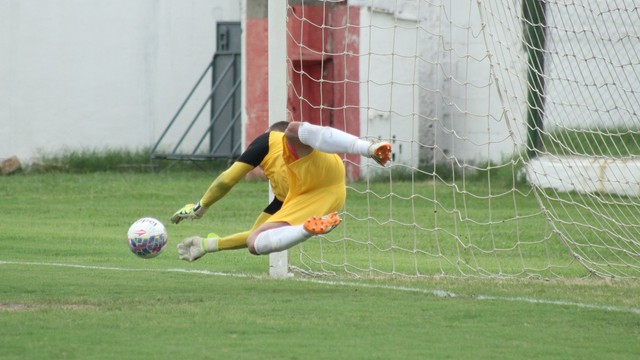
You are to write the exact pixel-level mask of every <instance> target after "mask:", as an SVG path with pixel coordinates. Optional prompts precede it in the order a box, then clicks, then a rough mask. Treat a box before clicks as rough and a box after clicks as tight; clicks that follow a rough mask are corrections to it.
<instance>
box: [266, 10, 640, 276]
mask: <svg viewBox="0 0 640 360" xmlns="http://www.w3.org/2000/svg"><path fill="white" fill-rule="evenodd" d="M638 6H639V4H638V3H636V2H634V1H625V0H602V1H588V0H579V1H573V2H571V3H566V2H561V1H554V0H550V1H540V0H518V1H507V2H505V1H500V0H474V1H467V2H461V1H455V2H452V1H443V0H414V1H408V0H396V1H378V0H350V1H305V0H303V1H288V2H287V1H285V0H280V1H269V39H270V40H269V46H270V50H269V66H270V69H269V90H270V94H269V102H270V106H269V110H270V119H278V120H280V119H282V118H283V117H285V116H286V118H288V119H290V118H294V119H298V118H300V119H302V120H305V121H310V122H314V123H320V124H323V125H330V126H334V127H337V128H340V129H348V130H349V132H351V133H354V134H355V135H357V136H360V137H369V138H379V139H385V140H389V141H391V142H392V144H393V147H394V161H393V163H392V165H391V166H390V167H388V168H381V167H379V166H377V165H376V164H374V163H372V162H371V161H369V160H368V159H366V158H352V157H346V156H345V157H344V161H345V165H346V166H347V168H348V172H347V173H348V174H349V175H350V176H349V182H348V187H347V202H346V205H345V207H344V209H343V211H342V214H341V215H342V218H343V223H342V224H341V226H340V227H338V228H337V229H336V230H334V231H333V232H331V233H330V234H327V235H326V236H320V237H316V238H313V239H310V240H308V241H306V242H304V243H302V244H300V245H298V246H296V247H294V248H292V249H290V250H289V254H288V257H287V261H286V264H287V265H286V266H287V267H288V269H287V270H285V271H284V272H280V273H281V274H282V273H284V274H288V273H289V272H290V271H293V272H300V273H304V274H320V275H339V276H346V277H378V276H382V277H388V276H394V277H396V276H399V277H406V278H419V277H422V276H463V277H551V278H553V277H580V276H587V275H590V274H595V275H597V276H604V277H614V278H615V277H622V278H628V277H631V278H637V277H640V117H639V116H638V109H640V91H638V89H640V50H639V49H638V46H637V43H638V42H639V41H640V12H639V11H638ZM272 11H273V12H272ZM272 16H273V18H272ZM272 22H276V23H277V24H272ZM272 26H274V27H273V28H272ZM283 32H284V35H283ZM272 36H274V37H273V38H272ZM272 41H274V44H273V46H274V47H273V48H271V46H272ZM285 44H286V45H285ZM283 46H284V48H283ZM272 49H274V51H272ZM276 51H277V52H278V54H272V52H276ZM283 57H285V59H284V60H283ZM272 60H273V62H272ZM283 62H285V63H286V66H283ZM271 66H273V67H271ZM283 79H284V81H285V85H282V83H278V81H283ZM272 80H273V81H274V82H273V83H272ZM276 84H280V85H276ZM283 88H286V93H285V94H284V95H283V93H282V92H283ZM272 91H274V92H277V93H278V95H277V96H276V95H273V97H272V94H271V92H272ZM278 96H284V97H285V98H284V99H282V98H279V97H278ZM276 104H277V107H278V108H277V109H273V111H274V113H272V112H271V111H272V108H275V106H274V105H276ZM283 109H284V111H286V114H285V115H283V114H282V113H281V111H283ZM275 111H277V113H276V112H275ZM272 116H273V117H272ZM270 121H271V120H270ZM280 264H283V262H282V261H281V262H280ZM285 276H286V275H285Z"/></svg>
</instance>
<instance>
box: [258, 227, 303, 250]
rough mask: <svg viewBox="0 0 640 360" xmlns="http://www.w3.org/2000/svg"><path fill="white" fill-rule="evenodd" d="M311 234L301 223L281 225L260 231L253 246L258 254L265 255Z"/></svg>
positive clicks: (292, 244) (287, 247)
mask: <svg viewBox="0 0 640 360" xmlns="http://www.w3.org/2000/svg"><path fill="white" fill-rule="evenodd" d="M311 236H313V234H310V233H308V232H307V231H306V230H305V229H304V226H302V225H294V226H283V227H279V228H275V229H271V230H267V231H263V232H261V233H260V234H259V235H258V237H257V238H256V241H255V243H254V244H253V247H254V249H256V252H257V253H258V254H260V255H265V254H269V253H272V252H278V251H282V250H286V249H289V248H290V247H293V246H294V245H297V244H299V243H301V242H303V241H305V240H307V239H308V238H310V237H311Z"/></svg>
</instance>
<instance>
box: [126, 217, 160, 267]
mask: <svg viewBox="0 0 640 360" xmlns="http://www.w3.org/2000/svg"><path fill="white" fill-rule="evenodd" d="M127 235H128V243H129V249H130V250H131V252H133V253H134V254H136V255H138V256H139V257H141V258H143V259H150V258H153V257H156V256H158V255H160V253H161V252H162V250H164V248H165V247H166V246H167V242H168V240H169V234H167V229H166V228H165V227H164V225H163V224H162V223H161V222H160V221H159V220H157V219H154V218H150V217H145V218H142V219H139V220H137V221H136V222H134V223H133V225H131V227H130V228H129V233H128V234H127Z"/></svg>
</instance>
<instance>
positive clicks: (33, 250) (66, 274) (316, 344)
mask: <svg viewBox="0 0 640 360" xmlns="http://www.w3.org/2000/svg"><path fill="white" fill-rule="evenodd" d="M211 180H212V175H211V174H207V173H205V172H197V171H186V172H183V173H178V172H166V173H160V174H144V173H127V172H105V173H101V172H97V173H88V174H66V173H43V174H18V175H15V176H8V177H0V214H1V215H2V217H1V218H0V219H1V220H0V359H187V358H195V359H256V358H259V359H431V358H433V359H460V358H473V359H522V358H527V359H635V358H637V357H638V354H640V282H638V280H633V279H632V280H619V281H610V280H604V279H598V278H595V277H589V276H586V275H585V273H586V272H585V271H584V269H579V268H578V269H574V268H571V269H570V271H568V272H567V274H568V275H567V276H563V277H555V278H551V279H550V280H540V279H530V278H517V277H516V278H509V279H500V278H493V279H491V278H489V279H485V278H481V277H475V276H474V277H436V276H425V277H421V278H404V277H403V278H397V277H395V276H383V277H376V278H367V277H361V278H357V279H355V278H352V277H349V276H342V277H340V276H338V277H329V276H327V277H315V278H309V277H303V276H300V275H299V274H298V275H297V276H296V277H295V278H293V279H288V280H274V279H270V278H268V276H267V272H268V258H267V257H256V256H252V255H250V254H249V253H248V252H247V251H245V250H238V251H231V252H222V253H217V254H210V255H207V256H205V257H204V258H203V259H201V260H200V261H197V262H194V263H185V262H183V261H179V260H178V259H177V252H176V249H175V245H176V244H177V242H178V241H179V239H181V238H183V237H186V236H190V235H193V234H206V233H208V232H209V231H212V230H214V231H216V232H218V233H220V234H227V233H231V232H236V231H239V230H244V229H246V228H247V227H248V226H250V225H251V224H252V222H253V220H254V218H255V216H256V215H257V212H259V211H260V210H261V209H262V207H263V206H264V205H265V204H266V189H267V188H266V183H264V182H257V181H256V182H252V181H247V182H242V183H241V184H240V185H238V186H237V187H236V188H234V189H233V190H232V193H231V194H230V196H227V197H226V198H225V199H223V200H222V201H221V202H219V203H218V204H216V205H215V206H214V207H213V208H212V209H210V211H209V212H208V213H207V215H206V217H205V218H204V219H202V220H199V221H194V222H188V223H185V224H180V225H172V224H170V223H169V220H168V219H169V217H170V216H171V214H172V213H173V212H174V211H175V210H176V209H177V208H179V207H180V206H182V205H183V204H184V203H186V202H188V201H193V200H196V199H197V198H198V197H199V196H200V195H201V194H202V192H203V191H204V190H205V189H206V188H207V186H208V185H209V183H210V181H211ZM359 186H360V185H359V184H353V187H354V188H356V189H358V187H359ZM376 186H385V185H384V184H380V185H376V184H374V185H373V189H374V190H375V187H376ZM405 186H406V188H405ZM410 186H411V185H410V184H406V185H405V184H403V183H401V182H398V183H394V192H395V193H396V194H399V196H402V194H404V193H407V192H410V191H413V190H412V189H411V188H409V187H410ZM425 196H426V195H425ZM441 198H443V197H442V196H441ZM368 201H369V202H370V201H371V197H370V196H369V197H367V196H350V197H349V199H348V202H347V207H348V208H349V209H351V210H352V211H353V213H354V214H357V213H358V209H365V208H367V207H369V206H370V205H367V202H368ZM385 201H386V202H385V203H387V202H388V200H385ZM451 201H459V199H458V200H456V199H453V200H451ZM510 201H513V200H510ZM516 201H522V203H521V205H520V207H521V209H522V211H525V212H526V211H531V212H532V213H535V211H536V210H535V206H534V205H535V203H534V205H529V202H528V200H526V199H517V200H516ZM465 204H467V205H469V206H472V205H473V201H467V202H465ZM445 205H446V204H443V207H444V208H446V206H445ZM394 206H395V205H394ZM530 206H531V207H530ZM498 207H499V206H496V208H498ZM393 210H394V214H398V216H399V217H400V218H401V217H402V216H404V215H402V209H399V208H398V209H395V208H394V209H393ZM468 211H470V212H473V211H474V210H473V209H468ZM498 215H499V214H494V216H498ZM143 216H153V217H156V218H158V219H160V220H161V221H163V222H164V223H165V225H167V228H168V231H169V234H170V240H169V247H168V248H167V249H166V250H165V252H164V253H163V254H161V255H160V256H159V257H157V258H155V259H150V260H143V259H139V258H137V257H135V256H134V255H133V254H131V253H130V252H129V250H128V248H127V245H126V241H125V238H126V231H127V229H128V227H129V226H130V224H131V223H132V222H133V221H134V220H136V219H137V218H140V217H143ZM407 216H408V215H407ZM372 217H373V218H375V217H376V215H375V214H373V215H372ZM442 221H444V220H442ZM536 221H537V220H536ZM536 221H534V222H533V223H532V225H531V228H529V230H527V229H525V230H524V231H534V230H532V229H535V228H536V226H538V225H536V224H538V223H537V222H536ZM420 225H421V226H424V227H428V226H430V224H428V223H420ZM381 226H382V227H383V228H385V226H386V227H389V226H391V225H387V224H383V225H381ZM342 231H343V234H344V231H346V230H342ZM349 231H353V232H354V233H355V234H357V233H358V232H360V231H365V232H366V231H372V230H371V225H370V224H369V225H368V228H367V229H364V230H363V229H355V228H353V226H351V227H350V228H349ZM385 231H388V228H385ZM374 232H375V228H374ZM332 234H333V233H332ZM340 234H341V233H340V232H337V234H336V235H334V236H339V235H340ZM472 235H473V234H472ZM354 237H356V236H355V235H354ZM383 238H384V236H381V238H380V239H374V240H375V241H383V240H384V239H383ZM313 241H314V240H309V241H308V242H307V243H305V244H304V246H306V247H308V248H309V251H313V247H314V246H317V244H318V242H313ZM349 246H352V247H354V248H357V247H358V244H357V243H354V244H350V245H349ZM381 246H382V245H381ZM327 256H329V257H331V256H332V255H331V254H329V255H327ZM530 256H531V259H530V262H531V263H535V262H536V261H537V260H538V258H539V257H540V256H543V255H542V254H536V253H532V254H531V255H530ZM545 256H546V255H545ZM545 259H546V258H545ZM349 260H350V261H351V262H353V263H358V262H359V261H360V260H358V259H357V258H354V259H349ZM362 261H363V262H366V261H369V260H362ZM380 261H381V264H380V265H378V267H384V260H380ZM424 261H425V263H424V264H422V265H421V269H424V270H425V271H426V272H428V270H430V269H431V268H432V265H431V264H430V263H429V259H428V258H427V259H425V260H424ZM544 261H546V260H544ZM507 263H508V262H507ZM397 265H398V266H407V267H411V266H415V265H410V264H402V263H399V264H397ZM365 272H366V271H365Z"/></svg>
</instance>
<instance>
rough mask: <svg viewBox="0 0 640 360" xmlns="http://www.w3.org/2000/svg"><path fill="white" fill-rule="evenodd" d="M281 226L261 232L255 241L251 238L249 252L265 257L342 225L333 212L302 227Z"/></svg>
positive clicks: (314, 218) (307, 222)
mask: <svg viewBox="0 0 640 360" xmlns="http://www.w3.org/2000/svg"><path fill="white" fill-rule="evenodd" d="M281 224H282V225H276V226H278V227H272V228H270V229H267V230H265V231H262V232H260V233H259V234H258V235H257V236H256V237H255V240H253V239H252V238H251V237H250V239H249V240H248V241H247V243H248V244H249V251H251V253H253V254H256V255H265V254H270V253H272V252H278V251H283V250H286V249H289V248H291V247H293V246H295V245H297V244H299V243H301V242H303V241H305V240H307V239H308V238H310V237H312V236H314V235H320V234H326V233H328V232H330V231H331V230H333V229H334V228H335V227H336V226H338V225H340V217H339V216H338V214H337V213H335V212H333V213H330V214H328V215H325V216H323V217H320V218H318V217H315V216H313V217H311V218H309V219H307V221H305V223H304V224H302V225H286V224H285V223H281ZM283 225H284V226H283Z"/></svg>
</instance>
